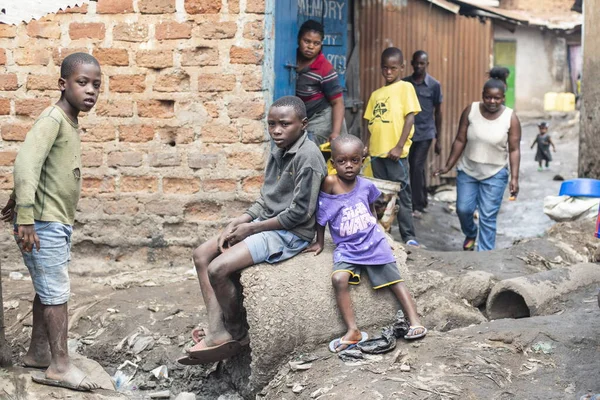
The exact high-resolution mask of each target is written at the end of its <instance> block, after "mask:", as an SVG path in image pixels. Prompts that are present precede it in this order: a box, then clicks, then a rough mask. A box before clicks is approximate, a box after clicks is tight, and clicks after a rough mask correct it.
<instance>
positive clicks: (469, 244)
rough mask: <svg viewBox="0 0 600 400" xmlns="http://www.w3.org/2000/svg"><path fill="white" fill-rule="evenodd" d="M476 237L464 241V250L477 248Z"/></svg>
mask: <svg viewBox="0 0 600 400" xmlns="http://www.w3.org/2000/svg"><path fill="white" fill-rule="evenodd" d="M475 239H476V238H469V237H468V238H466V239H465V241H464V242H463V250H464V251H473V250H475Z"/></svg>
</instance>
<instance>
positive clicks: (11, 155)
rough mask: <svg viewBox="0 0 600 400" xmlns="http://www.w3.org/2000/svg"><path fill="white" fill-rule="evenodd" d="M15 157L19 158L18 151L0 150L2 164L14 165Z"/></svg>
mask: <svg viewBox="0 0 600 400" xmlns="http://www.w3.org/2000/svg"><path fill="white" fill-rule="evenodd" d="M15 158H17V152H16V151H0V166H3V167H10V166H12V165H13V164H14V162H15Z"/></svg>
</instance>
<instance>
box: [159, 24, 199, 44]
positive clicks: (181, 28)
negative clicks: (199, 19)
mask: <svg viewBox="0 0 600 400" xmlns="http://www.w3.org/2000/svg"><path fill="white" fill-rule="evenodd" d="M155 29H156V30H155V32H154V36H155V37H156V39H157V40H172V39H189V38H191V37H192V25H191V24H189V23H187V22H182V23H179V22H175V21H168V22H162V23H160V24H158V25H156V28H155Z"/></svg>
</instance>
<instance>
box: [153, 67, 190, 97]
mask: <svg viewBox="0 0 600 400" xmlns="http://www.w3.org/2000/svg"><path fill="white" fill-rule="evenodd" d="M154 90H156V91H157V92H187V91H189V90H190V76H189V75H188V74H187V73H186V72H185V71H176V72H173V73H170V74H163V75H158V76H157V77H156V82H155V83H154Z"/></svg>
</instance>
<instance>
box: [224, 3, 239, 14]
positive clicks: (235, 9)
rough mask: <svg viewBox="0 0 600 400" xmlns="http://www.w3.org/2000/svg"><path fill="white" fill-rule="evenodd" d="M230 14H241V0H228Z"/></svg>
mask: <svg viewBox="0 0 600 400" xmlns="http://www.w3.org/2000/svg"><path fill="white" fill-rule="evenodd" d="M227 5H228V7H229V13H230V14H239V12H240V0H227Z"/></svg>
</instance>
